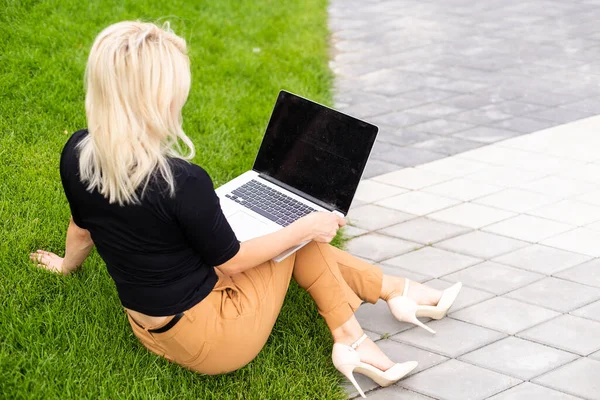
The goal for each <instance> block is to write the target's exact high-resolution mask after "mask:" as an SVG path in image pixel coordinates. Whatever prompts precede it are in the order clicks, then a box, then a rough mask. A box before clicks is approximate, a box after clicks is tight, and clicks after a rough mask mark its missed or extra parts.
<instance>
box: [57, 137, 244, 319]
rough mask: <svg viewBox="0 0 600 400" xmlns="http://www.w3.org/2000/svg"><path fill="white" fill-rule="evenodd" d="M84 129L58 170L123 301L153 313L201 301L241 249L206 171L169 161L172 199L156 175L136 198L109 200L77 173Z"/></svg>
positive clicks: (177, 310) (78, 218) (77, 218)
mask: <svg viewBox="0 0 600 400" xmlns="http://www.w3.org/2000/svg"><path fill="white" fill-rule="evenodd" d="M87 134H88V132H87V130H81V131H78V132H75V133H74V134H73V136H71V138H70V139H69V140H68V142H67V144H66V145H65V147H64V149H63V152H62V156H61V160H60V176H61V179H62V184H63V188H64V190H65V194H66V196H67V200H68V201H69V205H70V207H71V214H72V216H73V220H74V221H75V224H77V226H79V227H80V228H83V229H87V230H89V232H90V233H91V236H92V240H93V241H94V244H95V245H96V248H97V250H98V253H99V254H100V256H101V257H102V259H103V260H104V262H105V263H106V266H107V268H108V272H109V274H110V276H111V277H112V278H113V280H114V281H115V284H116V286H117V291H118V293H119V297H120V299H121V303H122V304H123V306H124V307H127V308H129V309H132V310H134V311H138V312H141V313H143V314H147V315H152V316H165V315H173V314H177V313H180V312H182V311H185V310H187V309H189V308H190V307H192V306H194V305H195V304H197V303H199V302H200V301H201V300H202V299H204V298H205V297H206V296H207V295H208V294H209V293H210V291H211V290H212V289H213V287H214V286H215V283H216V282H217V275H216V273H215V270H214V268H213V267H214V266H216V265H220V264H222V263H224V262H226V261H227V260H229V259H231V258H232V257H233V256H234V255H236V254H237V252H238V250H239V248H240V245H239V242H238V241H237V239H236V237H235V234H234V233H233V231H232V230H231V227H230V226H229V223H228V222H227V220H226V219H225V216H224V215H223V212H222V211H221V206H220V205H219V198H218V197H217V195H216V193H215V191H214V188H213V184H212V181H211V179H210V177H209V176H208V174H207V173H206V171H204V170H203V169H202V168H201V167H199V166H197V165H194V164H191V163H188V162H186V161H183V160H179V159H170V164H171V166H172V170H173V175H174V176H175V197H170V195H169V192H168V190H166V184H165V183H164V182H161V181H160V180H159V179H157V178H156V179H151V182H150V184H149V185H148V187H147V189H146V192H145V193H144V196H143V197H142V199H141V201H140V203H141V204H137V205H126V206H119V205H118V204H109V202H108V199H105V198H104V197H103V196H102V195H101V194H100V193H99V192H98V191H97V190H94V191H93V192H91V193H90V192H88V191H87V190H86V186H85V185H84V184H83V183H82V182H81V181H80V179H79V150H78V149H77V148H76V145H77V144H78V143H79V142H80V141H81V139H83V138H84V137H85V136H86V135H87ZM140 193H141V192H140Z"/></svg>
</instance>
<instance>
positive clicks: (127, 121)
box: [31, 22, 460, 396]
mask: <svg viewBox="0 0 600 400" xmlns="http://www.w3.org/2000/svg"><path fill="white" fill-rule="evenodd" d="M86 85H87V93H86V116H87V121H88V126H89V128H88V129H87V130H82V131H79V132H76V133H75V134H73V136H72V137H71V138H70V139H69V140H68V142H67V144H66V145H65V148H64V149H63V152H62V157H61V162H60V173H61V179H62V184H63V187H64V191H65V194H66V197H67V200H68V202H69V205H70V208H71V214H72V218H71V221H70V224H69V228H68V230H67V239H66V250H65V257H64V258H61V257H59V256H57V255H56V254H53V253H49V252H46V251H42V250H38V251H37V252H36V253H33V254H31V258H32V259H33V260H34V261H36V262H37V263H39V265H40V266H42V267H44V268H46V269H49V270H52V271H55V272H59V273H63V274H68V273H69V272H71V271H73V270H75V269H76V268H78V266H79V265H81V264H82V263H83V261H84V260H85V258H86V257H87V255H88V254H89V252H90V250H91V249H92V247H93V246H94V245H95V246H96V248H97V250H98V253H99V254H100V256H101V257H102V258H103V260H104V261H105V263H106V266H107V268H108V271H109V273H110V275H111V277H112V278H113V280H114V282H115V284H116V287H117V291H118V294H119V297H120V300H121V302H122V304H123V306H124V308H125V311H126V312H127V315H128V319H129V323H130V325H131V328H132V329H133V332H134V333H135V335H136V336H137V337H138V338H139V340H140V341H141V342H142V343H143V345H144V346H145V347H147V348H148V349H149V350H150V351H152V352H154V353H156V354H159V355H161V356H164V357H165V358H167V359H168V360H170V361H172V362H175V363H178V364H180V365H182V366H184V367H187V368H189V369H191V370H194V371H197V372H200V373H205V374H221V373H226V372H230V371H234V370H236V369H238V368H241V367H242V366H244V365H245V364H247V363H248V362H250V361H251V360H252V359H253V358H254V357H256V355H257V354H258V352H259V351H260V350H261V349H262V347H263V346H264V344H265V342H266V341H267V338H268V336H269V334H270V332H271V329H272V327H273V325H274V323H275V320H276V318H277V315H278V313H279V311H280V309H281V306H282V303H283V300H284V297H285V293H286V291H287V288H288V285H289V282H290V279H291V277H292V276H293V277H294V279H295V280H296V281H297V282H298V284H299V285H300V286H301V287H302V288H304V289H305V290H307V291H308V292H309V293H310V295H311V296H312V297H313V299H314V300H315V302H316V304H317V306H318V309H319V313H320V314H321V315H322V316H323V318H324V319H325V321H326V322H327V325H328V327H329V329H330V330H331V334H332V336H333V340H334V343H335V344H334V347H333V353H332V358H333V362H334V364H335V366H336V368H337V369H338V370H340V371H341V372H342V373H343V374H344V375H346V376H347V377H348V378H349V379H350V380H351V381H352V382H353V383H354V385H355V386H356V387H357V389H358V391H359V392H360V393H361V395H363V396H364V394H363V392H362V391H361V390H360V388H359V386H358V384H357V383H356V381H355V380H354V377H353V375H352V372H353V370H357V371H358V372H361V373H364V374H366V375H368V376H370V377H371V378H373V379H374V380H376V381H377V382H378V383H380V384H381V385H389V384H392V383H393V382H396V381H397V380H399V379H401V378H402V377H403V376H405V375H406V374H407V373H409V372H410V371H411V370H412V369H413V368H414V367H415V366H416V362H414V361H412V362H405V363H403V364H395V363H394V362H392V361H391V360H390V359H389V358H387V357H386V356H385V355H384V354H383V352H382V351H381V350H380V349H379V348H378V347H377V345H376V344H375V343H374V342H373V341H371V340H370V339H369V338H367V337H366V335H364V332H363V331H362V329H361V327H360V325H359V323H358V321H357V320H356V318H355V317H354V311H355V310H356V309H357V308H358V306H359V305H360V304H361V302H362V301H368V302H371V303H375V302H377V300H378V299H380V298H381V299H383V300H385V301H387V302H388V305H389V307H390V310H391V311H392V313H393V314H394V316H396V318H397V319H398V320H402V321H409V322H413V323H415V324H420V325H421V326H424V325H422V324H421V323H420V322H419V321H418V320H417V319H416V315H423V316H430V317H433V318H442V317H443V316H444V315H445V314H446V311H447V310H448V308H449V307H450V306H451V304H452V302H453V301H454V299H455V298H456V295H457V294H458V290H459V289H460V285H458V286H454V287H453V288H451V289H450V290H446V291H445V292H439V291H437V290H434V289H431V288H427V287H425V286H423V285H419V284H413V285H410V291H409V281H408V280H407V279H403V278H397V277H392V276H388V275H383V274H382V272H381V269H379V268H378V267H375V266H372V265H370V264H368V263H366V262H364V261H361V260H359V259H356V258H354V257H352V256H351V255H349V254H347V253H345V252H343V251H341V250H338V249H336V248H334V247H332V246H330V245H329V244H328V243H329V242H330V241H331V240H332V238H333V237H334V236H335V234H336V232H337V230H338V229H339V228H340V227H341V226H344V225H345V221H344V220H343V219H342V218H339V217H337V216H335V215H334V214H332V213H325V212H317V213H312V214H310V215H308V216H306V217H303V218H301V219H299V220H297V221H296V222H294V223H293V224H291V225H289V226H288V227H286V228H283V229H281V230H280V231H278V232H275V233H271V234H269V235H266V236H263V237H259V238H256V239H252V240H249V241H247V242H244V243H239V242H238V241H237V239H236V237H235V234H234V233H233V231H232V230H231V228H230V226H229V224H228V223H227V220H226V219H225V218H224V216H223V214H222V212H221V208H220V206H219V200H218V198H217V196H216V194H215V192H214V189H213V185H212V181H211V179H210V177H209V176H208V175H207V173H206V172H205V171H204V170H203V169H202V168H200V167H199V166H196V165H194V164H191V163H189V162H188V161H187V160H190V159H191V158H192V157H193V156H194V146H193V144H192V142H191V141H190V140H189V139H188V137H187V136H186V135H185V133H184V132H183V130H182V116H181V110H182V108H183V106H184V104H185V102H186V100H187V96H188V92H189V88H190V69H189V59H188V57H187V55H186V43H185V41H184V40H183V39H181V38H180V37H178V36H176V35H175V34H174V33H173V32H172V31H171V30H170V29H169V28H168V26H166V27H164V28H159V27H157V26H156V25H154V24H151V23H141V22H121V23H117V24H114V25H112V26H109V27H108V28H106V29H105V30H104V31H102V32H101V33H100V34H99V35H98V37H97V38H96V40H95V42H94V44H93V46H92V49H91V52H90V55H89V59H88V64H87V69H86ZM181 144H183V145H185V147H186V148H187V150H188V151H187V154H184V152H183V150H182V148H181ZM306 240H312V241H311V242H310V244H308V245H307V246H305V247H303V248H302V249H301V250H299V251H298V252H297V253H295V254H294V255H292V256H290V257H288V258H286V259H285V260H284V261H282V262H281V263H274V262H272V261H271V259H272V258H273V257H275V256H276V255H278V254H280V253H281V252H282V251H284V250H285V249H288V248H290V247H292V246H294V245H296V244H299V243H300V242H303V241H306ZM426 329H428V328H426Z"/></svg>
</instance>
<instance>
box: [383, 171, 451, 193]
mask: <svg viewBox="0 0 600 400" xmlns="http://www.w3.org/2000/svg"><path fill="white" fill-rule="evenodd" d="M449 179H451V177H449V176H447V175H444V174H440V173H436V172H431V171H426V170H423V169H418V168H404V169H401V170H399V171H394V172H390V173H389V174H385V175H381V176H378V177H376V178H374V180H375V181H377V182H381V183H385V184H388V185H394V186H398V187H401V188H404V189H411V190H415V189H421V188H424V187H426V186H431V185H434V184H436V183H440V182H444V181H447V180H449Z"/></svg>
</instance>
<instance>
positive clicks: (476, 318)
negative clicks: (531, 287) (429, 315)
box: [450, 297, 559, 335]
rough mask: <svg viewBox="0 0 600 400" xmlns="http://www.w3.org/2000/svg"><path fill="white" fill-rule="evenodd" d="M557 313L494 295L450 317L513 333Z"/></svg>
mask: <svg viewBox="0 0 600 400" xmlns="http://www.w3.org/2000/svg"><path fill="white" fill-rule="evenodd" d="M557 315H559V313H557V312H555V311H552V310H548V309H546V308H542V307H538V306H533V305H530V304H525V303H522V302H520V301H516V300H512V299H508V298H505V297H495V298H493V299H490V300H487V301H484V302H483V303H479V304H476V305H474V306H471V307H467V308H464V309H462V310H460V311H457V312H454V313H452V314H451V315H450V316H451V317H452V318H456V319H460V320H461V321H466V322H469V323H471V324H475V325H480V326H483V327H486V328H490V329H494V330H497V331H500V332H505V333H508V334H510V335H513V334H515V333H517V332H519V331H522V330H524V329H527V328H529V327H531V326H533V325H536V324H539V323H541V322H543V321H546V320H548V319H550V318H553V317H556V316H557Z"/></svg>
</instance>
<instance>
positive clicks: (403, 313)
mask: <svg viewBox="0 0 600 400" xmlns="http://www.w3.org/2000/svg"><path fill="white" fill-rule="evenodd" d="M404 282H405V283H404V292H402V296H396V297H393V298H391V299H389V300H388V301H387V303H388V307H389V308H390V311H391V312H392V315H393V316H394V317H395V318H396V319H397V320H398V321H404V322H410V323H411V324H414V325H417V326H420V327H421V328H423V329H425V330H426V331H428V332H431V333H435V331H434V330H433V329H431V328H430V327H428V326H427V325H425V324H424V323H422V322H421V321H419V320H418V319H417V317H429V318H433V319H442V318H444V317H445V316H446V314H447V313H448V310H449V309H450V307H452V304H454V300H456V298H457V297H458V293H459V292H460V289H461V288H462V283H460V282H458V283H456V284H454V285H452V286H450V287H449V288H448V289H446V290H444V291H443V292H442V297H441V298H440V301H438V303H437V305H435V306H420V305H418V304H417V303H416V302H415V301H414V300H412V299H410V298H409V297H408V295H407V294H408V287H409V285H410V280H408V279H406V278H405V279H404Z"/></svg>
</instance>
